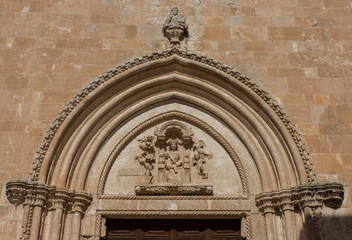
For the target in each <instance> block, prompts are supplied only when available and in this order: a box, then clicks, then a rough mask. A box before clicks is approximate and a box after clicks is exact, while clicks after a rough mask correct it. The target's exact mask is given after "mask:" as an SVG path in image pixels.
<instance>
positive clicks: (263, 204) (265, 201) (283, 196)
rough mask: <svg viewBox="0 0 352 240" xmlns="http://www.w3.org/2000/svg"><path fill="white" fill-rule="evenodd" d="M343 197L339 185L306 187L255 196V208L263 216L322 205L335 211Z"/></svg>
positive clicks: (341, 187)
mask: <svg viewBox="0 0 352 240" xmlns="http://www.w3.org/2000/svg"><path fill="white" fill-rule="evenodd" d="M343 195H344V193H343V186H342V185H341V184H339V183H325V184H316V185H307V186H300V187H297V188H291V189H287V190H281V191H278V192H271V193H262V194H259V195H257V196H256V206H257V207H258V209H259V211H260V212H261V213H263V214H266V213H281V212H284V211H286V210H290V211H298V210H300V209H304V208H305V207H310V208H317V207H322V206H323V205H325V206H327V207H330V208H334V209H336V208H339V207H340V206H341V204H342V201H343Z"/></svg>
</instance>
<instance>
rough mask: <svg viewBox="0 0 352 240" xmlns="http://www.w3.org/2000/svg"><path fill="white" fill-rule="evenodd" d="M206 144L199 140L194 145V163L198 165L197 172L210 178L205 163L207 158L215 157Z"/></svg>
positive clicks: (203, 176) (204, 177)
mask: <svg viewBox="0 0 352 240" xmlns="http://www.w3.org/2000/svg"><path fill="white" fill-rule="evenodd" d="M205 147H206V144H205V142H203V141H202V140H199V141H198V142H197V143H194V145H193V151H194V155H193V165H194V166H196V167H197V172H198V174H199V175H201V176H202V178H203V179H206V178H208V173H207V172H206V171H205V168H204V164H205V163H206V160H207V159H210V158H212V157H213V154H212V153H211V152H209V151H207V150H206V149H205Z"/></svg>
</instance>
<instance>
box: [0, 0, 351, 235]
mask: <svg viewBox="0 0 352 240" xmlns="http://www.w3.org/2000/svg"><path fill="white" fill-rule="evenodd" d="M175 5H176V6H179V7H180V13H181V14H182V15H184V16H186V20H187V23H188V25H189V38H188V39H186V40H185V42H184V45H185V47H186V48H187V49H188V50H189V51H192V52H196V53H200V54H202V55H207V56H210V57H212V58H215V59H218V60H220V61H222V62H225V63H226V64H228V65H231V66H233V67H234V68H236V69H238V70H239V71H240V72H242V73H244V74H246V75H247V76H249V77H250V78H252V79H253V80H255V81H257V82H259V83H260V84H261V85H262V86H263V87H264V88H265V89H266V90H267V91H268V92H270V93H271V94H272V95H273V96H274V97H276V98H277V99H278V100H279V101H280V102H281V103H282V104H283V106H284V107H285V109H286V110H287V111H288V113H289V115H290V116H291V118H292V119H293V120H294V121H295V123H296V124H297V125H298V127H299V129H300V130H301V132H302V134H303V137H304V139H305V140H306V142H307V145H308V150H309V151H310V153H311V156H312V160H313V164H314V166H315V171H316V173H337V174H338V176H339V178H340V181H341V183H343V184H344V185H345V186H346V191H345V201H344V203H343V208H342V209H340V210H339V211H338V213H337V215H336V214H335V213H334V214H335V215H334V214H332V215H333V216H334V217H336V216H346V215H347V214H348V212H349V213H350V214H351V213H352V211H351V206H352V200H351V197H352V195H351V193H350V192H351V190H349V188H350V186H351V184H352V177H351V176H352V164H351V160H350V158H351V156H352V148H351V142H352V128H351V126H352V124H351V123H352V96H351V91H352V90H351V89H352V79H351V78H352V74H351V73H352V65H351V64H352V63H351V62H352V27H351V26H352V24H351V23H352V16H351V12H352V10H351V8H352V2H351V1H349V0H256V1H254V0H206V1H205V0H204V1H203V0H183V1H180V0H89V1H88V0H66V1H65V0H61V1H59V0H38V1H34V0H33V1H27V0H22V1H20V0H2V1H0V11H1V12H0V24H1V25H0V26H1V27H0V75H1V76H0V91H1V93H0V102H1V105H0V142H1V148H0V187H1V189H2V192H1V198H0V236H1V237H0V238H3V239H5V238H8V239H14V238H15V236H16V235H17V236H18V235H19V231H20V229H19V228H20V225H21V222H20V220H21V218H22V215H21V211H20V210H19V209H17V210H15V208H14V207H13V206H12V205H10V204H9V202H8V201H7V200H6V196H5V183H6V182H8V181H10V180H14V179H19V180H25V179H26V178H27V177H28V174H29V170H30V168H31V163H32V158H33V156H34V153H35V151H36V148H37V146H38V144H39V142H40V139H41V137H42V135H43V133H44V132H45V130H46V128H47V127H48V125H49V123H50V122H51V120H52V119H53V118H54V117H55V115H56V114H57V112H58V111H59V110H60V108H61V107H62V106H63V105H64V104H65V102H67V101H68V100H69V99H70V97H71V96H73V94H74V93H75V92H76V91H77V90H78V89H79V88H80V87H81V86H83V85H84V84H85V83H87V82H88V81H89V79H91V78H93V77H95V76H97V75H99V74H100V73H102V72H103V71H105V70H107V69H108V68H110V67H112V66H114V65H117V64H120V63H122V62H124V61H126V60H128V59H130V58H132V57H134V56H140V55H143V54H146V53H150V52H153V51H158V50H163V49H165V47H166V38H164V37H163V35H162V32H161V28H162V24H163V23H164V21H165V18H166V16H167V15H168V14H169V11H170V7H171V6H175Z"/></svg>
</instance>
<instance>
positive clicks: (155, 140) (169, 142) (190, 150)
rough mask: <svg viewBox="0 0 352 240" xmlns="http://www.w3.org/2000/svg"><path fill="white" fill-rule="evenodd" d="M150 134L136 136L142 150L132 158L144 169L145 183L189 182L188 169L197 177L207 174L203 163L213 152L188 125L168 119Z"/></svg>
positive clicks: (170, 183)
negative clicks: (195, 173) (196, 174)
mask: <svg viewBox="0 0 352 240" xmlns="http://www.w3.org/2000/svg"><path fill="white" fill-rule="evenodd" d="M154 135H155V136H151V135H147V136H143V137H141V138H138V139H137V140H138V143H139V148H140V149H141V150H142V151H143V152H142V153H140V154H138V155H137V156H135V159H136V160H137V161H138V162H139V164H140V165H141V166H143V167H144V169H145V180H146V183H147V184H149V185H151V184H155V183H156V184H159V185H160V184H166V185H182V184H191V183H192V174H191V171H195V172H197V173H198V175H199V176H200V177H201V179H207V178H208V171H207V169H206V163H207V161H208V160H209V159H211V158H213V154H212V153H211V152H210V151H209V150H207V146H206V143H205V142H204V141H203V140H198V139H196V138H195V137H194V136H193V132H192V130H191V128H188V127H187V126H185V125H184V124H183V123H180V122H177V121H170V122H167V123H165V124H164V125H163V126H161V127H160V128H157V129H156V130H155V132H154ZM154 168H157V169H156V171H153V169H154ZM192 168H193V170H192ZM154 175H157V177H156V176H154Z"/></svg>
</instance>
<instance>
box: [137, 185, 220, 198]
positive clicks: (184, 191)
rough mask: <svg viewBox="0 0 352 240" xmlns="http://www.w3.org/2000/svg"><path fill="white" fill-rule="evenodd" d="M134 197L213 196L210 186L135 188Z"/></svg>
mask: <svg viewBox="0 0 352 240" xmlns="http://www.w3.org/2000/svg"><path fill="white" fill-rule="evenodd" d="M135 190H136V195H138V196H143V195H213V186H211V185H183V186H179V185H145V186H136V187H135Z"/></svg>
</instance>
